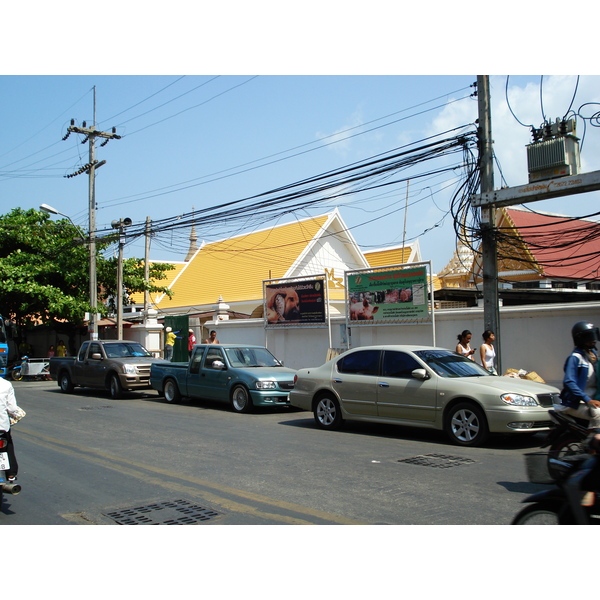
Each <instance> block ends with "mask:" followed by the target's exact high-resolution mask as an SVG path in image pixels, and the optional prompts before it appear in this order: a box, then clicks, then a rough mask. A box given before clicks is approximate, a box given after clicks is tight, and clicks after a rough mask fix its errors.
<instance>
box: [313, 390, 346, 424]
mask: <svg viewBox="0 0 600 600" xmlns="http://www.w3.org/2000/svg"><path fill="white" fill-rule="evenodd" d="M314 416H315V423H316V424H317V425H318V426H319V427H321V428H322V429H339V428H340V427H341V426H342V423H343V419H342V410H341V408H340V403H339V402H338V401H337V399H336V398H334V397H333V396H330V395H327V396H321V397H320V398H319V399H318V400H317V403H316V405H315V410H314Z"/></svg>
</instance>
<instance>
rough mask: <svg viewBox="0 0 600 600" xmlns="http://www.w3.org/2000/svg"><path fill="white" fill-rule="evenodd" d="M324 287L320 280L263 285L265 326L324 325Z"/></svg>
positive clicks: (323, 282)
mask: <svg viewBox="0 0 600 600" xmlns="http://www.w3.org/2000/svg"><path fill="white" fill-rule="evenodd" d="M325 285H326V282H325V280H324V279H312V280H304V281H291V282H288V283H278V284H265V286H264V288H265V320H266V325H267V326H268V327H277V326H283V325H289V324H300V325H316V324H325V323H326V318H325Z"/></svg>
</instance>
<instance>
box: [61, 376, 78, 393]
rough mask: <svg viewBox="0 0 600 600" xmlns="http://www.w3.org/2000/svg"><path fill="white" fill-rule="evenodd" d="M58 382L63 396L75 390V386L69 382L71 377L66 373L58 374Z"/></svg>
mask: <svg viewBox="0 0 600 600" xmlns="http://www.w3.org/2000/svg"><path fill="white" fill-rule="evenodd" d="M59 382H60V389H61V391H63V392H64V393H65V394H70V393H71V392H72V391H73V390H74V389H75V386H74V385H73V382H72V381H71V376H70V375H69V374H68V373H67V372H66V371H63V372H62V373H61V374H60V379H59Z"/></svg>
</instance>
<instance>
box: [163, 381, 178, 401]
mask: <svg viewBox="0 0 600 600" xmlns="http://www.w3.org/2000/svg"><path fill="white" fill-rule="evenodd" d="M164 394H165V400H166V401H167V402H171V403H172V404H175V403H176V402H179V401H180V400H181V393H180V392H179V388H178V387H177V384H176V383H175V381H174V380H173V379H167V380H166V381H165V388H164Z"/></svg>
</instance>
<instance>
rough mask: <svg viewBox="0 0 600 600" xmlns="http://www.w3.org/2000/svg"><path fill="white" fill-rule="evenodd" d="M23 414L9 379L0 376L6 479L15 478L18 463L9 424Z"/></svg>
mask: <svg viewBox="0 0 600 600" xmlns="http://www.w3.org/2000/svg"><path fill="white" fill-rule="evenodd" d="M24 416H25V411H24V410H23V409H22V408H20V407H19V406H17V400H16V398H15V390H14V388H13V386H12V383H10V381H7V380H6V379H4V378H0V431H6V441H7V443H8V445H7V446H6V453H7V454H8V462H9V468H8V471H7V472H6V476H7V477H8V481H9V482H11V481H14V480H15V479H16V478H17V473H18V471H19V464H18V463H17V457H16V455H15V447H14V444H13V441H12V436H11V433H10V426H11V425H14V424H15V423H16V422H17V421H18V420H19V419H21V418H23V417H24Z"/></svg>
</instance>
